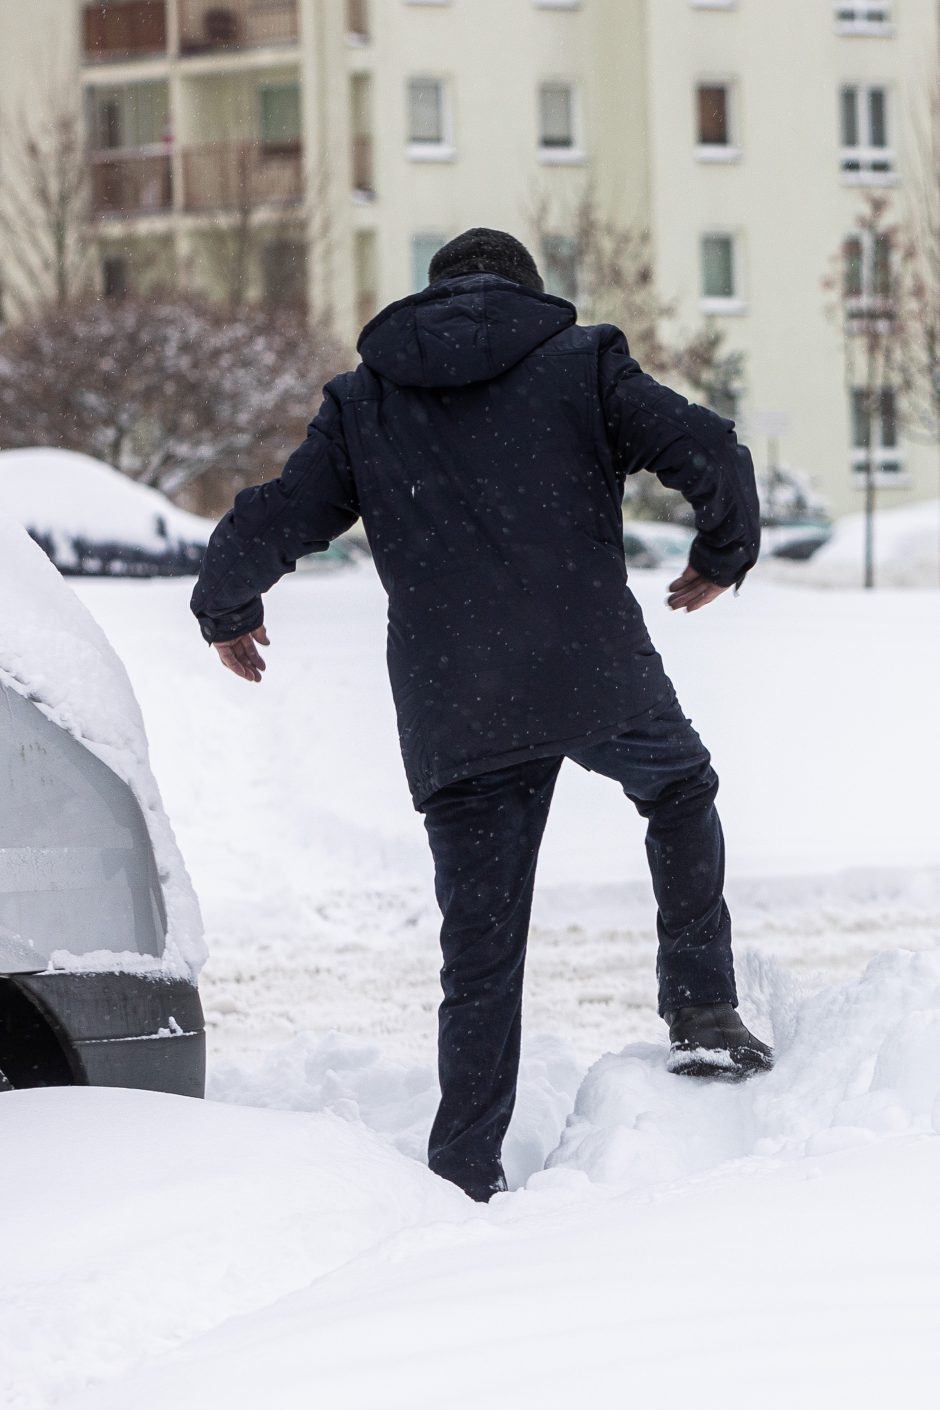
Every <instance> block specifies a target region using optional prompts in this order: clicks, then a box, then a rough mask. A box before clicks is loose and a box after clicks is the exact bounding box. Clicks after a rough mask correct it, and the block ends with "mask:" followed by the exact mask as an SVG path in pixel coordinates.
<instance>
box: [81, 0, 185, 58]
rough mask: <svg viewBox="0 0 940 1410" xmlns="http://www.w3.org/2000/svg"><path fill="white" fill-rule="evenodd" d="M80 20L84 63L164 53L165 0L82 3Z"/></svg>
mask: <svg viewBox="0 0 940 1410" xmlns="http://www.w3.org/2000/svg"><path fill="white" fill-rule="evenodd" d="M82 19H83V53H84V57H85V62H86V63H91V62H95V61H96V60H99V59H128V58H133V59H136V58H145V57H147V56H149V55H152V54H165V53H166V42H167V24H166V3H165V0H123V3H121V4H116V5H103V4H102V5H86V6H85V9H84V11H83V15H82Z"/></svg>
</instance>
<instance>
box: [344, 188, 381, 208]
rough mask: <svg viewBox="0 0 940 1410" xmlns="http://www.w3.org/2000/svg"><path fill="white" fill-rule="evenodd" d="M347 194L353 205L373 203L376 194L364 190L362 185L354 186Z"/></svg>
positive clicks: (371, 204)
mask: <svg viewBox="0 0 940 1410" xmlns="http://www.w3.org/2000/svg"><path fill="white" fill-rule="evenodd" d="M349 194H350V199H351V200H352V203H353V205H354V206H373V205H375V199H376V196H375V192H374V191H366V190H365V188H364V187H362V186H354V187H353V189H352V191H351V192H350V193H349Z"/></svg>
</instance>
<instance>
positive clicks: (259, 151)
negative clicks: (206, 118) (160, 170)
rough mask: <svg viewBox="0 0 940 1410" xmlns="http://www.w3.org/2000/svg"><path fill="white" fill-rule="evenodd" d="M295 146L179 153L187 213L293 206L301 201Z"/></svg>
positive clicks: (233, 146) (219, 145) (214, 147)
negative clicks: (263, 206)
mask: <svg viewBox="0 0 940 1410" xmlns="http://www.w3.org/2000/svg"><path fill="white" fill-rule="evenodd" d="M303 188H304V178H303V151H302V147H301V144H300V142H210V143H208V144H206V145H205V146H202V147H188V148H187V149H186V150H185V151H184V152H183V205H184V207H185V209H186V210H188V211H243V210H250V209H251V208H252V207H254V206H260V205H293V204H295V203H296V202H298V201H299V200H301V198H302V197H303Z"/></svg>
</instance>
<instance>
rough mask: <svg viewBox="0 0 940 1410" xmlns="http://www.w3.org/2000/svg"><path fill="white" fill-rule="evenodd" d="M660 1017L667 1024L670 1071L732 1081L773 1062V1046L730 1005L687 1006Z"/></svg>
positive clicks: (767, 1069)
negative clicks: (744, 1022) (663, 1018)
mask: <svg viewBox="0 0 940 1410" xmlns="http://www.w3.org/2000/svg"><path fill="white" fill-rule="evenodd" d="M664 1017H665V1019H666V1022H667V1023H668V1024H669V1043H670V1047H669V1056H668V1058H667V1059H666V1067H667V1068H668V1070H669V1071H670V1072H678V1073H681V1074H682V1076H683V1077H724V1078H727V1079H729V1080H732V1081H733V1080H735V1079H739V1078H742V1077H751V1076H753V1074H754V1073H755V1072H768V1071H769V1070H770V1068H772V1067H773V1065H774V1055H773V1049H772V1048H768V1046H767V1044H766V1043H762V1042H761V1041H760V1039H759V1038H755V1037H754V1034H753V1033H749V1032H748V1030H747V1029H746V1028H745V1026H744V1024H743V1023H742V1022H741V1019H740V1016H739V1014H738V1011H737V1009H735V1008H733V1007H732V1006H731V1004H695V1005H689V1006H687V1007H685V1008H681V1009H675V1010H673V1012H672V1013H667V1014H665V1015H664Z"/></svg>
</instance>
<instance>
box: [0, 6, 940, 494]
mask: <svg viewBox="0 0 940 1410" xmlns="http://www.w3.org/2000/svg"><path fill="white" fill-rule="evenodd" d="M936 12H937V5H936V3H935V0H890V3H887V0H885V3H875V0H863V3H849V0H844V2H843V3H830V0H786V3H784V0H224V2H220V0H119V3H114V4H111V3H108V4H102V3H85V0H31V3H30V5H29V6H24V5H22V4H20V3H18V0H0V41H2V42H0V95H2V96H0V183H2V181H3V179H4V170H5V167H4V153H3V146H4V139H5V137H6V136H7V134H9V133H10V132H11V130H12V126H13V113H14V110H15V109H16V108H18V107H21V106H22V105H23V104H24V103H25V104H26V105H27V106H28V105H30V104H32V105H33V107H34V108H35V105H36V95H37V94H39V93H40V92H41V91H42V89H43V87H44V86H45V87H51V88H52V89H54V90H55V91H57V92H66V91H69V86H70V85H74V87H75V89H76V90H77V95H78V96H77V98H76V103H77V104H78V106H79V109H80V114H81V124H82V129H83V133H84V139H85V144H86V150H87V163H88V171H89V179H90V200H91V207H92V217H93V225H92V231H93V240H94V246H95V266H96V274H97V278H98V281H99V284H100V287H101V289H102V292H103V293H105V294H108V295H115V296H117V295H120V294H121V293H122V292H124V291H125V290H126V289H128V288H131V287H135V286H136V287H147V285H148V284H150V285H156V284H166V283H168V282H182V283H189V284H191V285H192V286H194V287H199V288H204V289H207V290H209V291H211V292H212V293H213V294H215V295H217V296H219V297H222V298H226V297H228V298H231V299H233V300H234V301H237V298H238V297H241V296H243V295H244V294H248V295H249V296H251V297H266V298H270V299H274V300H285V301H291V302H294V301H300V300H302V299H304V298H306V300H307V301H308V303H309V304H310V305H311V306H312V307H313V308H314V309H318V310H320V311H321V312H322V311H328V312H329V314H330V315H331V316H332V317H333V318H334V319H335V321H336V324H337V326H338V328H339V330H340V331H341V332H342V333H343V334H344V335H345V336H346V337H347V338H348V339H349V340H350V341H352V339H353V338H354V336H355V333H356V331H357V330H358V328H359V327H360V326H361V325H362V323H363V322H365V321H366V320H367V319H368V318H369V317H371V315H372V314H373V313H374V312H375V311H376V310H377V309H378V308H379V307H381V306H382V305H383V304H385V303H387V302H389V301H391V300H392V299H395V298H400V297H402V296H403V295H405V294H407V293H408V292H410V291H411V290H412V289H415V288H418V287H421V286H422V285H423V284H424V282H425V281H426V271H427V264H428V261H429V259H430V257H431V255H432V254H433V252H434V250H435V249H436V248H437V247H438V246H439V245H440V244H441V243H443V242H444V241H445V240H447V239H449V238H450V237H452V236H453V235H455V234H457V233H458V232H459V231H460V230H462V229H465V228H466V227H467V226H470V225H494V226H498V227H501V228H504V229H510V230H513V231H515V232H517V233H518V234H519V235H520V236H521V237H522V238H524V239H526V240H527V241H529V242H531V243H532V245H533V247H534V252H535V253H536V256H537V257H538V258H539V259H540V262H541V264H542V267H543V269H544V270H545V272H546V275H547V277H548V281H549V284H550V287H552V288H554V289H555V290H556V291H557V292H560V293H563V294H565V295H566V296H569V297H573V298H574V299H575V301H576V302H577V297H578V288H579V281H580V280H582V279H583V276H584V271H583V270H579V269H578V268H577V242H576V240H575V239H574V238H573V221H574V219H575V211H576V208H577V206H578V202H579V200H581V199H582V198H583V196H584V193H585V191H586V190H588V189H589V190H590V191H591V192H592V201H593V203H594V204H595V206H596V209H597V210H598V211H599V212H600V213H601V214H602V215H603V216H604V217H605V218H607V219H609V220H611V221H614V222H615V223H617V224H618V225H621V226H623V227H632V228H643V229H648V230H649V232H650V238H651V247H652V252H653V255H654V260H655V269H656V277H657V282H658V286H659V290H660V292H661V294H662V296H663V297H664V298H666V299H668V300H670V301H674V304H675V322H676V325H677V326H679V327H682V328H685V329H691V328H693V327H695V326H698V325H700V324H701V323H702V322H703V320H709V321H712V322H713V323H714V324H715V326H718V327H720V328H721V329H722V330H723V331H724V333H725V340H726V345H727V347H728V348H729V349H730V350H734V351H739V352H741V353H742V354H743V355H744V369H745V372H744V380H743V385H742V388H741V396H740V404H739V408H738V411H739V415H740V419H741V421H742V423H743V425H744V427H745V430H746V432H747V434H748V435H749V438H750V439H751V441H752V444H753V445H754V449H755V454H756V458H757V459H758V461H761V460H765V459H766V458H767V457H768V456H770V457H771V458H775V457H778V456H779V457H780V459H781V460H783V461H784V462H786V463H788V464H791V465H794V466H798V467H800V468H802V469H803V470H805V471H806V472H807V473H808V474H809V475H810V477H811V479H812V480H813V481H814V483H815V484H816V485H817V487H818V488H819V489H820V490H821V491H822V493H823V494H824V495H825V496H826V497H827V498H828V500H829V501H830V503H831V505H832V507H833V509H834V511H835V512H837V513H844V512H848V511H851V510H852V509H854V508H857V507H860V502H861V489H862V486H863V482H864V474H863V473H862V472H863V469H864V465H863V461H864V455H861V454H860V452H859V448H858V442H859V441H860V438H861V435H862V431H863V428H862V427H861V425H860V415H859V403H858V397H857V395H856V396H855V397H854V398H853V389H852V387H851V378H847V376H846V359H845V355H844V347H843V342H842V332H841V329H840V328H839V327H838V326H837V324H836V323H835V322H834V321H833V319H832V317H831V316H830V315H829V314H827V310H826V302H827V299H826V295H825V294H824V291H823V288H822V281H823V278H824V276H825V275H826V274H827V272H828V271H829V270H830V269H831V267H832V262H833V259H834V256H835V255H836V253H837V251H838V250H839V248H840V246H841V244H842V242H843V241H845V240H846V239H847V238H849V237H851V235H852V232H853V230H855V228H856V226H857V223H858V218H859V212H860V210H861V204H862V199H863V197H864V194H865V191H866V190H867V189H877V190H878V191H881V192H883V193H884V194H886V195H887V196H888V197H889V199H890V200H891V202H893V203H895V204H897V205H900V203H902V202H903V200H904V198H905V192H906V190H907V189H908V186H906V184H905V183H908V185H909V183H910V182H912V181H915V180H916V179H917V174H918V169H917V163H916V151H915V147H916V142H915V129H916V127H917V123H918V121H919V116H918V115H919V114H920V113H921V112H922V111H923V110H924V108H925V106H926V104H927V102H928V96H929V94H930V92H931V91H932V85H934V84H935V83H936V76H937V44H938V33H937V13H936ZM2 260H3V254H2V249H0V265H2ZM877 260H878V251H877V250H873V249H871V248H870V247H869V246H864V242H859V245H858V250H857V261H856V263H857V265H858V269H857V271H856V273H857V278H858V280H859V282H860V289H861V287H862V286H863V285H864V287H865V288H867V287H868V286H869V285H870V284H871V283H872V281H877V279H878V270H877V267H876V266H877ZM13 277H14V275H13V274H12V272H11V274H10V275H9V276H8V278H13ZM626 331H627V334H628V336H629V334H630V329H629V328H628V329H627V330H626ZM634 351H635V352H636V354H637V356H638V357H640V359H641V360H642V357H643V349H642V347H635V348H634ZM896 390H897V389H894V388H891V387H888V388H885V391H884V396H883V398H882V400H881V402H880V403H879V406H878V409H877V412H876V414H875V416H874V423H875V424H874V425H873V427H872V432H873V442H874V447H875V449H874V455H875V457H876V463H877V468H878V479H879V483H880V485H882V486H883V487H884V489H885V496H884V497H883V499H882V502H883V503H894V502H900V501H901V500H903V499H905V498H925V497H928V496H931V495H935V494H936V493H937V469H936V464H937V459H938V454H937V449H936V447H935V446H930V445H924V444H918V443H917V442H916V441H913V440H911V441H908V440H907V439H906V438H905V436H904V433H903V429H901V428H899V426H898V424H897V416H896V415H895V405H894V401H893V394H894V392H895V391H896Z"/></svg>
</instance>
